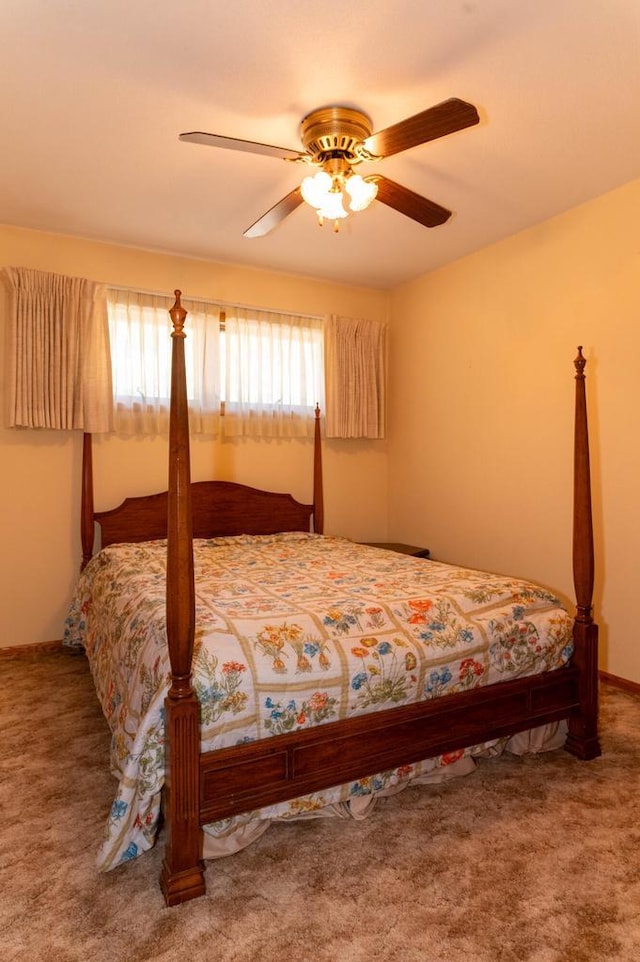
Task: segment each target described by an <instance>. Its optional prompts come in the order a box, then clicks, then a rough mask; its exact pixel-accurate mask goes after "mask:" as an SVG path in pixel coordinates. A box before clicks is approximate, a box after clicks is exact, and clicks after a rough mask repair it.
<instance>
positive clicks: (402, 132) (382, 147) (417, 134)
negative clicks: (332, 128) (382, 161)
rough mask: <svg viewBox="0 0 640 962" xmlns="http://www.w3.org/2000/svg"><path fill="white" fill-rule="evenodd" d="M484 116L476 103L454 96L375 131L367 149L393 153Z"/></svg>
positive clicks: (379, 154) (380, 153)
mask: <svg viewBox="0 0 640 962" xmlns="http://www.w3.org/2000/svg"><path fill="white" fill-rule="evenodd" d="M479 120H480V117H479V116H478V111H477V110H476V108H475V107H474V106H473V104H468V103H467V102H466V101H465V100H458V98H457V97H452V98H451V99H450V100H443V102H442V103H441V104H436V105H435V107H428V108H427V109H426V110H423V111H422V113H419V114H415V115H414V116H413V117H408V118H407V119H406V120H401V121H400V122H399V123H397V124H393V126H392V127H387V128H386V130H381V131H380V132H379V133H375V134H372V135H371V136H370V137H367V139H366V140H365V141H363V145H364V147H365V150H368V151H369V153H371V154H374V155H375V156H376V157H391V155H392V154H399V153H400V151H401V150H408V149H409V148H410V147H417V146H418V144H425V143H426V142H427V141H429V140H437V138H438V137H445V136H446V135H447V134H452V133H454V131H456V130H462V129H463V128H464V127H472V126H473V125H474V124H477V123H478V121H479Z"/></svg>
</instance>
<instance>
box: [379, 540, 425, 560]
mask: <svg viewBox="0 0 640 962" xmlns="http://www.w3.org/2000/svg"><path fill="white" fill-rule="evenodd" d="M364 543H365V544H367V545H368V546H369V547H370V548H384V549H385V550H386V551H397V552H398V554H410V555H412V556H413V557H414V558H428V557H429V555H430V554H431V552H430V551H429V549H428V548H417V547H416V546H415V545H413V544H398V543H397V542H395V541H366V542H364Z"/></svg>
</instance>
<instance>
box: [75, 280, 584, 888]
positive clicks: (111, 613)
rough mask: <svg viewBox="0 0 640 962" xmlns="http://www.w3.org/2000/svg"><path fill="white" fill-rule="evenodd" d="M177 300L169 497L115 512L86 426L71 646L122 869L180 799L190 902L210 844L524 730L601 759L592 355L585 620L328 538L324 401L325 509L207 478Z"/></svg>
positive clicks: (383, 790) (484, 579) (358, 795)
mask: <svg viewBox="0 0 640 962" xmlns="http://www.w3.org/2000/svg"><path fill="white" fill-rule="evenodd" d="M170 314H171V318H172V321H173V328H174V329H173V333H172V338H173V361H172V394H171V427H170V445H169V447H170V455H169V456H170V464H169V490H168V492H165V493H163V494H158V495H151V496H148V497H142V498H132V499H127V500H126V501H125V502H124V503H123V504H122V505H121V506H120V507H119V508H115V509H113V510H112V511H106V512H99V513H94V510H93V481H92V469H91V437H90V435H85V439H84V459H83V461H84V469H83V508H82V544H83V572H82V574H81V578H80V583H79V586H78V591H77V594H76V598H75V599H74V602H73V605H72V608H71V611H70V615H69V619H68V623H67V630H66V640H67V643H69V644H79V645H83V646H84V648H85V650H86V651H87V654H88V656H89V661H90V664H91V669H92V672H93V674H94V679H95V680H96V687H97V690H98V694H99V696H100V699H101V702H102V706H103V710H104V712H105V715H106V717H107V718H108V720H109V723H110V726H111V730H112V734H113V741H112V767H113V769H114V774H116V775H117V777H118V778H119V790H118V796H117V798H116V801H115V802H114V805H113V807H112V810H111V814H110V818H109V828H108V835H107V842H106V843H105V845H106V848H105V849H104V851H103V856H102V867H103V868H104V867H106V868H108V867H111V866H112V865H114V864H119V863H120V862H122V861H125V860H127V859H128V858H131V857H134V856H135V855H136V854H138V853H139V852H140V851H143V850H144V849H145V848H149V847H150V846H151V845H152V844H153V839H154V837H155V832H156V830H157V826H158V821H159V806H160V797H161V795H162V799H163V817H164V822H165V828H166V849H165V856H164V862H163V868H162V874H161V886H162V891H163V893H164V897H165V900H166V903H167V904H168V905H174V904H177V903H180V902H183V901H186V900H188V899H191V898H194V897H196V896H199V895H201V894H203V893H204V891H205V881H204V871H203V857H209V854H212V855H219V854H224V853H228V852H230V851H233V850H234V849H237V848H239V847H241V846H242V845H243V844H246V843H247V842H248V841H250V840H251V839H252V838H253V837H257V835H258V834H260V832H261V831H262V830H263V829H264V827H265V825H266V824H268V822H269V820H270V819H271V818H272V817H276V818H278V817H280V818H285V819H286V818H291V817H294V816H298V815H302V816H304V815H308V814H311V815H314V814H324V811H325V810H328V809H334V810H336V811H337V812H338V813H340V814H344V809H345V806H346V807H348V806H350V805H351V806H353V807H354V809H355V815H356V817H358V806H359V805H365V807H366V804H365V803H366V801H367V799H369V798H371V797H376V796H377V795H380V794H381V795H384V794H389V793H391V792H393V791H396V790H399V789H400V788H402V787H403V786H404V785H405V784H406V783H408V782H410V781H411V780H412V779H415V780H429V779H430V778H433V779H436V780H437V779H438V778H440V777H444V776H445V775H446V774H448V770H449V768H452V769H453V768H455V767H456V766H463V770H464V765H465V764H466V763H467V762H468V761H469V759H471V758H472V756H473V755H474V754H479V753H481V752H495V751H498V750H501V749H502V748H504V746H505V744H507V745H508V746H509V747H511V744H512V741H508V740H509V739H511V740H514V739H515V740H516V741H517V739H518V738H522V739H524V741H525V742H526V743H527V744H526V745H525V747H524V749H522V750H531V749H532V748H533V749H534V750H535V749H536V748H537V747H541V746H542V747H547V746H548V745H549V744H552V745H557V744H560V743H562V742H563V741H564V738H565V735H566V741H564V744H565V747H566V749H567V750H568V751H569V752H571V753H572V754H574V755H576V756H577V757H579V758H581V759H590V758H594V757H595V756H597V755H598V754H599V753H600V748H599V742H598V729H597V722H598V719H597V715H598V688H597V636H598V630H597V626H596V625H595V623H594V621H593V619H592V590H593V567H594V566H593V535H592V522H591V496H590V482H589V450H588V431H587V419H586V401H585V379H584V366H585V360H584V358H583V357H582V351H581V349H579V350H578V357H577V358H576V361H575V366H576V371H577V373H576V407H575V452H574V453H575V473H574V538H573V557H574V561H573V567H574V581H575V589H576V596H577V608H576V614H575V618H571V617H570V616H569V615H568V614H567V612H566V611H565V610H564V609H563V608H562V606H561V605H560V603H559V602H558V601H557V599H555V598H554V597H553V596H552V595H551V594H550V593H549V592H548V591H545V590H544V589H542V588H539V587H537V586H535V585H531V584H529V583H527V582H522V581H517V580H514V579H508V578H499V577H498V576H494V575H489V574H487V573H484V572H477V571H469V570H466V569H459V568H455V567H452V566H449V565H442V564H438V563H437V562H431V561H425V560H422V559H415V558H408V557H406V556H401V555H396V554H392V553H391V552H387V551H383V550H381V549H379V548H372V547H366V546H363V545H354V544H353V543H351V542H348V541H346V540H344V539H340V538H325V537H324V536H323V535H322V530H323V518H322V471H321V455H320V450H321V449H320V428H319V412H318V411H316V426H315V427H316V430H315V455H314V498H313V504H312V505H303V504H300V503H298V502H297V501H295V500H294V499H293V498H292V497H291V496H289V495H286V494H274V493H271V492H264V491H259V490H257V489H254V488H249V487H246V486H244V485H239V484H235V483H231V482H215V481H212V482H197V483H193V484H192V483H191V481H190V467H189V433H188V423H187V397H186V385H185V369H184V337H185V332H184V322H185V318H186V312H185V311H184V309H183V308H182V306H181V304H180V292H179V291H176V303H175V304H174V307H173V309H172V310H171V312H170ZM94 519H95V521H97V522H98V524H99V526H100V529H101V537H102V547H101V550H100V551H99V552H98V553H97V554H96V555H95V557H93V558H92V550H93V540H94ZM312 521H313V532H311V531H310V528H311V522H312ZM128 585H132V586H133V587H127V586H128ZM125 636H126V637H127V638H128V639H129V640H128V642H127V646H126V647H125V646H124V641H123V639H124V638H125ZM145 652H146V654H145V657H144V658H143V653H145ZM134 685H135V686H136V687H135V689H134V688H133V687H132V686H134ZM285 685H288V686H289V687H283V686H285ZM150 719H151V720H150ZM558 723H560V725H561V726H564V729H563V730H560V732H559V731H558ZM548 736H550V737H551V741H549V738H548ZM545 739H546V740H545ZM515 750H519V749H518V747H517V746H516V748H515ZM425 760H426V761H425ZM471 764H473V762H471ZM351 814H354V812H353V811H352V812H351ZM256 826H257V828H256ZM216 846H217V847H216Z"/></svg>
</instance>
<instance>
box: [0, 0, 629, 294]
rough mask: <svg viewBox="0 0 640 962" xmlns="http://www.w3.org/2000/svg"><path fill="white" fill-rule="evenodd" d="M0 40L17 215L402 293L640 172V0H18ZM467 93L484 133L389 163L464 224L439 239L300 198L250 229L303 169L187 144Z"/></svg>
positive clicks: (295, 133)
mask: <svg viewBox="0 0 640 962" xmlns="http://www.w3.org/2000/svg"><path fill="white" fill-rule="evenodd" d="M0 36H1V38H2V57H1V58H0V89H1V91H2V95H1V99H0V132H1V138H2V140H1V147H0V222H2V223H5V224H13V225H17V226H22V227H28V228H36V229H43V230H51V231H56V232H58V233H63V234H73V235H78V236H81V237H86V238H93V239H98V240H105V241H112V242H115V243H118V244H125V245H132V246H136V247H143V248H150V249H154V250H163V251H171V252H177V253H181V254H185V255H188V256H193V257H200V258H207V259H212V260H221V261H229V262H232V263H239V264H250V265H254V266H257V267H262V268H267V269H272V270H282V271H289V272H295V273H302V274H306V275H312V276H316V277H321V278H329V279H334V280H338V281H344V282H347V283H351V284H361V285H369V286H373V287H380V288H388V287H393V286H394V285H396V284H398V283H401V282H403V281H405V280H407V279H410V278H412V277H415V276H418V275H420V274H422V273H424V272H426V271H428V270H431V269H433V268H435V267H438V266H440V265H442V264H444V263H447V262H449V261H451V260H454V259H455V258H458V257H460V256H463V255H464V254H467V253H469V252H471V251H473V250H476V249H478V248H480V247H482V246H484V245H486V244H489V243H491V242H493V241H496V240H498V239H500V238H502V237H505V236H508V235H510V234H513V233H515V232H517V231H519V230H522V229H523V228H526V227H528V226H530V225H533V224H535V223H537V222H539V221H542V220H545V219H547V218H548V217H551V216H553V215H554V214H557V213H559V212H561V211H563V210H566V209H568V208H570V207H573V206H575V205H577V204H580V203H582V202H583V201H586V200H589V199H591V198H593V197H596V196H598V195H600V194H603V193H605V192H606V191H608V190H611V189H612V188H615V187H617V186H619V185H621V184H623V183H626V182H627V181H630V180H633V179H634V178H637V177H640V2H639V0H446V2H444V0H350V2H345V0H316V2H313V3H311V2H310V0H229V2H226V3H225V2H222V0H171V2H169V0H2V3H0ZM449 97H459V98H461V99H463V100H468V101H470V102H471V103H473V104H475V106H476V107H477V108H478V111H479V113H480V117H481V120H480V124H479V125H478V126H476V127H470V128H468V129H466V130H462V131H459V132H458V133H455V134H453V135H450V136H449V137H446V138H443V139H441V140H438V141H434V142H431V143H428V144H424V145H422V146H419V147H415V148H413V149H411V150H408V151H405V152H404V153H402V154H398V155H396V156H394V157H390V158H388V159H387V160H384V161H382V163H381V165H380V166H379V167H378V168H377V169H378V170H379V171H380V172H381V173H384V174H386V175H387V176H388V177H390V178H392V179H393V180H396V181H399V182H400V183H402V184H405V185H406V186H407V187H410V188H411V189H412V190H414V191H417V192H418V193H421V194H424V195H425V196H427V197H429V198H430V199H432V200H434V201H436V202H438V203H439V204H442V205H443V206H445V207H448V208H449V209H451V210H452V211H453V212H454V214H453V217H451V219H450V220H449V221H448V222H447V223H446V224H444V225H442V226H440V227H436V228H433V229H427V228H425V227H421V226H420V225H418V224H416V223H414V222H413V221H411V220H409V219H408V218H406V217H403V216H402V215H401V214H399V213H397V212H396V211H394V210H391V209H390V208H387V207H385V206H383V205H382V204H380V203H375V204H373V205H372V207H371V208H369V209H368V210H367V211H364V212H362V213H360V214H356V215H353V216H350V217H349V218H348V220H347V221H346V222H345V223H343V225H342V228H341V230H340V233H339V234H337V235H335V234H334V233H333V231H332V230H331V228H330V226H325V227H324V228H322V229H320V228H319V227H318V226H317V223H316V219H315V215H314V213H313V211H312V210H311V209H310V208H307V207H306V205H303V206H301V207H300V208H298V210H296V211H295V212H294V213H293V214H292V215H291V216H290V217H289V218H288V219H287V220H285V221H284V223H283V224H281V225H280V226H279V227H278V228H277V229H276V230H275V231H274V232H273V233H271V234H270V235H268V236H266V237H263V238H257V239H251V240H250V239H247V238H245V237H243V231H244V230H245V229H246V228H247V227H248V226H249V225H250V224H252V223H253V222H254V221H255V220H256V219H257V218H258V217H259V216H260V215H261V214H263V213H264V212H265V211H266V210H267V209H268V208H269V207H271V206H272V205H273V204H275V203H276V202H277V201H278V200H280V198H281V197H283V196H284V195H285V194H286V193H287V192H288V191H290V190H291V189H293V187H295V186H296V185H297V184H298V183H299V182H300V180H301V177H302V176H303V175H304V173H306V171H305V170H304V168H302V167H301V166H300V165H297V164H290V163H285V162H283V161H282V160H279V159H274V158H272V157H266V156H259V155H254V154H248V153H238V152H235V151H228V150H222V149H215V148H210V147H204V146H196V145H193V144H187V143H181V142H179V141H178V134H179V133H180V132H181V131H189V130H205V131H208V132H211V133H216V134H223V135H226V136H230V137H238V138H243V139H248V140H256V141H261V142H263V143H268V144H274V145H276V146H280V147H291V148H294V149H297V148H299V147H300V146H301V144H300V140H299V123H300V120H301V119H302V118H303V117H304V116H305V115H306V114H307V113H309V112H310V111H311V110H313V109H314V108H316V107H320V106H325V105H330V104H343V105H347V106H352V107H357V108H359V109H361V110H363V111H364V112H366V113H367V114H369V116H370V117H371V119H372V121H373V128H374V130H382V129H384V128H386V127H388V126H390V125H391V124H394V123H396V122H397V121H399V120H403V119H404V118H406V117H409V116H411V115H413V114H415V113H418V112H419V111H421V110H423V109H425V108H426V107H429V106H432V105H433V104H436V103H438V102H440V101H442V100H446V99H448V98H449ZM361 172H362V173H367V172H369V171H368V170H366V169H365V166H364V165H363V167H362V168H361ZM104 279H105V280H109V278H104Z"/></svg>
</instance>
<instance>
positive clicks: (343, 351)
mask: <svg viewBox="0 0 640 962" xmlns="http://www.w3.org/2000/svg"><path fill="white" fill-rule="evenodd" d="M385 351H386V326H385V325H384V324H382V323H380V322H378V321H367V320H356V319H352V318H347V317H337V316H336V315H333V314H332V315H330V316H328V317H327V318H325V356H326V382H327V410H326V436H327V437H328V438H384V432H385Z"/></svg>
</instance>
